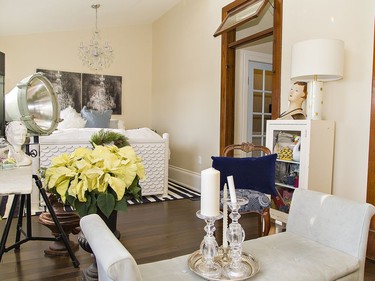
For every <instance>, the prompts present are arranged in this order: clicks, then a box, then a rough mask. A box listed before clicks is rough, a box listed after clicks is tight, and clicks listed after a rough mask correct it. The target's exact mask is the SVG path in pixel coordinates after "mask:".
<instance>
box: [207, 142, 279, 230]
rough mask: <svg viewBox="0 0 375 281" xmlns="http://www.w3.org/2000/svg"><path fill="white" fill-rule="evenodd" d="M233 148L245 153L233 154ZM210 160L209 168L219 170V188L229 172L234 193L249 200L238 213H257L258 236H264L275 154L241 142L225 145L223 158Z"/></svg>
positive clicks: (272, 181) (273, 193) (272, 191)
mask: <svg viewBox="0 0 375 281" xmlns="http://www.w3.org/2000/svg"><path fill="white" fill-rule="evenodd" d="M237 151H242V152H244V153H246V156H245V157H237V155H236V152H237ZM233 155H234V156H233ZM249 156H250V157H249ZM212 159H213V163H212V167H213V168H215V169H217V170H219V171H220V178H221V179H220V185H221V187H223V185H224V184H225V182H226V178H227V176H230V175H233V178H234V183H235V185H236V194H237V196H241V197H246V198H247V199H248V200H249V202H248V203H247V204H246V205H244V206H242V207H241V209H240V214H247V213H257V214H259V217H258V235H259V236H267V235H268V234H269V231H270V222H271V216H270V204H271V200H270V195H271V196H272V195H275V194H276V190H275V162H276V154H271V151H270V150H269V149H268V148H267V147H265V146H260V145H254V144H252V143H249V142H244V143H242V144H232V145H229V146H227V147H225V148H224V151H223V157H212ZM221 193H222V191H221Z"/></svg>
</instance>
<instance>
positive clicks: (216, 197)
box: [201, 168, 220, 217]
mask: <svg viewBox="0 0 375 281" xmlns="http://www.w3.org/2000/svg"><path fill="white" fill-rule="evenodd" d="M201 214H202V215H204V216H207V217H216V216H218V215H219V214H220V172H219V171H218V170H216V169H214V168H208V169H206V170H203V171H202V172H201Z"/></svg>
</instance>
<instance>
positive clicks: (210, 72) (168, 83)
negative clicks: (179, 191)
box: [152, 0, 231, 173]
mask: <svg viewBox="0 0 375 281" xmlns="http://www.w3.org/2000/svg"><path fill="white" fill-rule="evenodd" d="M229 2H231V1H224V0H220V1H218V0H205V1H201V0H185V1H181V2H180V4H178V5H177V6H175V7H174V8H173V9H172V10H171V11H169V12H168V13H167V14H166V15H164V16H163V17H162V18H161V19H159V20H158V21H157V22H155V23H154V25H153V83H152V85H153V90H152V92H153V106H152V108H153V115H152V116H153V118H152V122H153V125H154V126H155V127H156V128H157V129H158V130H159V131H162V132H168V133H170V149H171V161H170V164H171V165H172V166H176V167H179V168H182V169H186V170H188V171H192V172H195V173H199V172H200V171H201V170H203V169H206V168H208V167H210V166H211V158H210V157H211V155H218V153H219V133H220V44H221V38H220V37H218V38H214V37H213V34H214V32H215V31H216V29H217V27H218V26H219V24H220V22H221V9H222V7H223V6H225V5H226V4H228V3H229ZM200 159H201V162H200ZM200 163H201V164H200Z"/></svg>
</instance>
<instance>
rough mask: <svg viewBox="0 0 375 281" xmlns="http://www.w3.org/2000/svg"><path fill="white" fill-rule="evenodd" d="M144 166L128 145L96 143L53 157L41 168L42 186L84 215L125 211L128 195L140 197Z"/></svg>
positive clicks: (107, 214)
mask: <svg viewBox="0 0 375 281" xmlns="http://www.w3.org/2000/svg"><path fill="white" fill-rule="evenodd" d="M144 177H145V171H144V166H143V164H142V162H141V159H140V158H139V157H138V156H137V155H136V153H135V151H134V150H133V148H132V147H131V146H124V147H121V148H118V147H117V146H115V145H95V144H94V149H89V148H77V149H76V150H75V151H73V152H72V153H71V154H67V153H64V154H61V155H59V156H57V157H55V158H53V159H52V165H51V166H50V167H49V168H47V169H46V170H45V172H44V183H43V186H44V187H45V188H46V190H47V191H48V192H50V193H52V194H55V195H56V196H57V197H58V198H61V200H62V202H63V203H64V204H69V205H71V206H73V207H74V208H75V209H76V211H77V212H78V214H79V215H80V216H81V217H83V216H85V215H88V214H93V213H97V209H98V208H99V209H100V211H101V212H102V213H103V214H104V215H105V216H106V217H109V215H110V214H111V213H112V211H113V210H117V211H125V210H126V209H127V204H126V200H127V198H128V197H132V198H135V199H137V200H140V198H141V195H140V194H141V187H140V185H139V180H140V179H143V178H144Z"/></svg>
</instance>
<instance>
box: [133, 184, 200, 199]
mask: <svg viewBox="0 0 375 281" xmlns="http://www.w3.org/2000/svg"><path fill="white" fill-rule="evenodd" d="M199 197H200V193H199V192H197V191H194V190H192V189H190V188H187V187H185V186H182V185H180V184H178V183H175V182H173V181H170V180H169V181H168V196H166V197H163V195H148V196H143V197H142V201H143V203H153V202H163V201H172V200H179V199H191V200H196V199H198V198H199ZM127 203H128V205H134V204H139V203H138V202H137V201H136V200H128V201H127Z"/></svg>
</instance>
